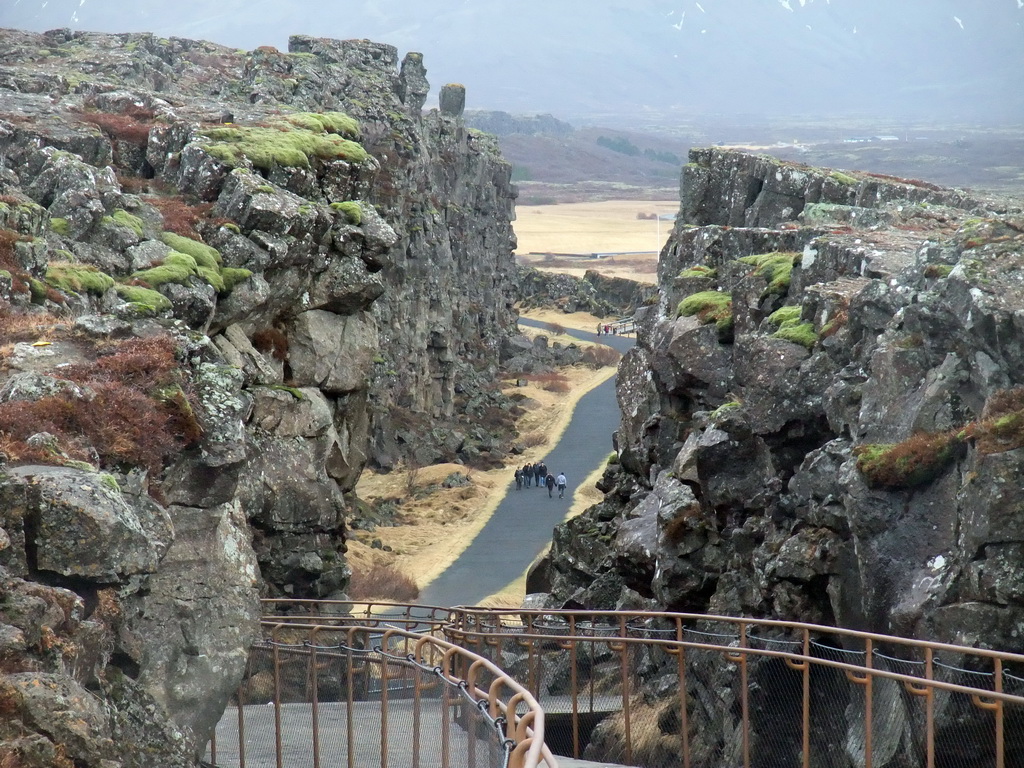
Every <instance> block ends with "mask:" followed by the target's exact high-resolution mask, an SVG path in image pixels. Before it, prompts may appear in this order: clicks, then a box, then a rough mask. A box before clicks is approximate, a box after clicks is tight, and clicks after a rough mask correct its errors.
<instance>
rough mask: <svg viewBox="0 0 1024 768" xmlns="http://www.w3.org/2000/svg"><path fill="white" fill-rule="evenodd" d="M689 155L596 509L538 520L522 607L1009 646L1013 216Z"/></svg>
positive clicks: (1016, 446)
mask: <svg viewBox="0 0 1024 768" xmlns="http://www.w3.org/2000/svg"><path fill="white" fill-rule="evenodd" d="M690 160H691V162H690V163H689V164H688V165H687V166H686V167H685V169H684V170H683V175H682V185H681V187H682V188H681V197H682V199H681V207H680V215H679V217H678V218H677V220H676V221H677V223H676V227H675V230H674V232H673V234H672V237H671V239H670V241H669V243H668V244H667V245H666V247H665V249H664V251H663V252H662V254H661V263H660V269H659V282H660V296H659V300H658V303H657V305H656V306H652V307H650V308H648V309H646V310H644V311H643V312H642V316H643V317H642V321H641V323H640V331H639V336H638V345H637V347H636V349H635V350H634V351H632V352H630V353H629V354H628V355H627V356H626V358H625V359H624V361H623V363H622V364H621V366H620V369H619V379H618V381H619V383H618V394H619V401H620V405H621V408H622V421H621V425H620V428H619V430H618V432H617V435H616V449H617V450H616V457H615V461H614V462H613V463H612V464H610V466H609V468H608V470H607V471H606V472H605V474H604V478H603V480H602V481H601V484H600V486H599V487H600V488H601V489H602V490H603V491H604V492H605V494H606V495H605V499H604V501H603V502H602V503H600V504H598V505H597V506H595V507H593V508H591V509H590V510H588V511H587V512H586V513H584V514H583V515H581V516H580V517H578V518H576V519H575V520H572V521H570V522H568V523H566V524H564V525H563V526H562V527H561V528H559V529H558V530H557V531H556V534H555V539H554V544H553V547H552V552H551V555H550V560H549V562H547V563H546V564H545V568H542V569H538V573H546V578H547V580H548V584H547V585H546V586H547V587H548V589H549V590H550V591H549V594H548V596H547V597H546V598H545V599H546V600H547V601H548V603H549V604H552V605H558V606H563V605H565V606H586V607H588V608H613V607H617V606H618V607H649V608H655V607H656V608H659V609H670V610H682V611H692V612H709V613H713V614H726V615H750V616H756V617H767V618H778V619H788V620H799V621H807V622H815V623H824V624H831V625H839V626H843V627H850V628H855V629H863V630H869V631H878V632H883V633H889V634H897V635H902V636H908V637H915V638H921V639H927V640H935V641H946V642H951V643H959V644H966V645H971V646H980V647H995V648H999V649H1002V650H1011V651H1017V652H1020V651H1021V650H1024V640H1022V638H1024V632H1022V629H1024V599H1022V595H1021V591H1020V588H1019V585H1020V584H1021V583H1024V565H1022V562H1021V560H1020V558H1019V554H1020V551H1021V547H1022V546H1024V544H1022V541H1024V538H1022V536H1024V518H1022V516H1021V512H1020V510H1021V506H1020V504H1019V503H1017V502H1016V501H1014V498H1015V496H1016V495H1017V494H1016V487H1017V485H1018V483H1017V482H1016V481H1015V480H1014V478H1018V477H1019V476H1020V475H1021V473H1022V471H1024V430H1022V428H1021V427H1022V425H1024V366H1022V362H1024V361H1022V359H1021V352H1020V345H1019V343H1018V341H1017V340H1018V338H1019V334H1020V328H1019V326H1020V317H1021V315H1022V312H1024V292H1022V290H1021V285H1022V283H1021V274H1022V273H1021V265H1022V263H1024V262H1022V259H1024V256H1022V253H1024V213H1022V208H1021V205H1020V204H1019V203H1016V202H1012V201H1005V200H999V199H994V198H990V197H986V196H982V195H974V194H969V193H965V192H961V191H958V190H950V189H941V188H938V187H935V186H933V185H930V184H926V183H923V182H917V181H908V180H901V179H894V178H886V177H879V176H876V175H871V174H860V173H840V172H836V171H828V170H823V169H814V168H809V167H805V166H797V165H794V164H791V163H784V162H779V161H776V160H773V159H771V158H767V157H758V156H751V155H746V154H741V153H735V152H729V151H721V150H695V151H694V152H692V153H691V157H690ZM545 569H546V571H545ZM535 599H537V598H535ZM751 674H752V675H754V676H755V678H756V675H757V672H756V671H752V673H751ZM709 679H710V678H709ZM653 687H656V686H655V684H654V683H652V688H653ZM894 706H895V705H894ZM961 726H962V727H963V728H964V729H965V730H957V729H958V728H961ZM730 727H731V725H729V724H728V723H726V724H718V725H715V724H711V723H708V724H707V730H706V733H707V734H708V736H707V738H708V739H711V740H714V739H716V738H717V739H724V740H725V741H726V742H728V741H729V739H730V738H731V737H730V736H729V733H728V729H729V728H730ZM766 727H768V728H769V729H770V727H771V726H770V724H768V725H767V726H766ZM842 727H845V726H840V730H841V728H842ZM849 727H851V728H853V727H856V725H855V724H851V725H850V726H849ZM701 728H704V726H700V728H698V730H700V729H701ZM940 728H948V729H951V730H948V731H946V734H947V736H949V737H950V738H964V739H967V740H969V738H970V737H969V733H968V731H969V726H968V725H964V724H963V723H959V724H958V723H956V722H954V720H950V719H945V720H943V722H942V723H941V725H940ZM722 729H725V730H722ZM704 732H705V731H702V733H704ZM833 736H834V737H835V738H834V740H833V741H832V742H831V743H833V744H834V743H843V742H844V736H843V735H842V734H841V733H836V734H833ZM596 738H597V740H598V741H600V740H601V735H600V734H598V736H597V737H596ZM752 738H755V739H756V738H757V736H756V735H755V736H753V737H752ZM709 743H710V742H709ZM909 749H911V746H909V745H907V744H904V743H903V742H901V741H900V740H899V735H898V734H896V735H894V736H893V740H892V741H891V743H889V742H887V745H886V748H885V750H886V753H887V754H888V755H889V757H888V758H887V759H886V760H885V761H882V762H883V763H884V764H885V765H902V764H904V763H902V762H900V761H901V760H902V759H904V758H907V755H908V754H909V753H908V752H907V750H909ZM723 754H728V750H725V751H724V752H723ZM787 759H788V758H787ZM793 759H796V758H795V757H794V758H793ZM823 759H824V758H823ZM833 759H836V760H838V759H839V757H830V758H829V760H833ZM850 759H851V760H853V759H854V758H852V757H851V758H850ZM908 759H909V758H908ZM911 762H912V760H911ZM829 764H830V765H832V764H835V765H844V766H845V765H847V763H846V762H841V761H840V762H829ZM849 764H851V765H852V764H855V762H851V763H849Z"/></svg>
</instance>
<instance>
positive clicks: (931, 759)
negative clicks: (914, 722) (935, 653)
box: [924, 648, 935, 768]
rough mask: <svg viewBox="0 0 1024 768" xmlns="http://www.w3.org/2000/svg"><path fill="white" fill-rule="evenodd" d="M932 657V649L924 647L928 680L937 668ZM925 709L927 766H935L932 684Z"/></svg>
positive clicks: (933, 693)
mask: <svg viewBox="0 0 1024 768" xmlns="http://www.w3.org/2000/svg"><path fill="white" fill-rule="evenodd" d="M932 662H933V659H932V649H931V648H925V649H924V676H925V679H926V680H932V679H933V677H934V675H935V669H934V665H933V663H932ZM924 711H925V718H926V721H927V722H926V725H925V746H924V748H925V755H926V759H927V761H928V763H927V768H935V689H934V688H932V687H931V686H930V685H929V686H928V688H927V691H926V693H925V700H924Z"/></svg>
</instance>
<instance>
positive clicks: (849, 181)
mask: <svg viewBox="0 0 1024 768" xmlns="http://www.w3.org/2000/svg"><path fill="white" fill-rule="evenodd" d="M828 177H829V178H830V179H832V181H835V182H837V183H839V184H842V185H843V186H844V187H852V186H854V185H855V184H859V183H860V182H858V181H857V179H856V178H854V177H853V176H850V175H849V174H847V173H842V172H841V171H832V172H831V173H829V175H828Z"/></svg>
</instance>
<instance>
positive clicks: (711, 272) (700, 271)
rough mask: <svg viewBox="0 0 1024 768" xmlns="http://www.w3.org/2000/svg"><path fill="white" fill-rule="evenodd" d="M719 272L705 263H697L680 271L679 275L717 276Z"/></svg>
mask: <svg viewBox="0 0 1024 768" xmlns="http://www.w3.org/2000/svg"><path fill="white" fill-rule="evenodd" d="M717 274H718V270H717V269H713V268H712V267H707V266H704V265H703V264H697V265H695V266H692V267H688V268H687V269H684V270H683V271H682V272H680V273H679V277H715V276H716V275H717Z"/></svg>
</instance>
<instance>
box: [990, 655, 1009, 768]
mask: <svg viewBox="0 0 1024 768" xmlns="http://www.w3.org/2000/svg"><path fill="white" fill-rule="evenodd" d="M993 675H994V679H993V681H992V683H993V687H994V688H995V692H996V693H1002V692H1003V660H1002V659H1000V658H996V659H995V668H994V669H993ZM995 704H996V706H995V717H996V766H995V768H1006V744H1005V742H1004V737H1005V734H1004V733H1003V727H1004V723H1003V709H1004V707H1003V701H1002V699H996V702H995Z"/></svg>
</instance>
